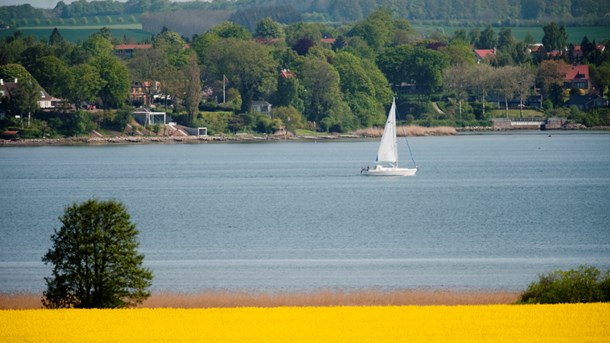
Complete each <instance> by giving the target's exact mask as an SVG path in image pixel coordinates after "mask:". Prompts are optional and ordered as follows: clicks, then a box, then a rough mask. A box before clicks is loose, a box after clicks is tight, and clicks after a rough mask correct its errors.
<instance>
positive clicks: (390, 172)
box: [362, 167, 417, 176]
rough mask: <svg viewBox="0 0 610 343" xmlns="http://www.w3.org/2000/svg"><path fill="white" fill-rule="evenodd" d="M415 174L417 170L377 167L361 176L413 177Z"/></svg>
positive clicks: (365, 171)
mask: <svg viewBox="0 0 610 343" xmlns="http://www.w3.org/2000/svg"><path fill="white" fill-rule="evenodd" d="M416 172H417V168H392V167H390V168H387V167H377V168H373V169H369V170H364V171H363V172H362V174H363V175H366V176H415V173H416Z"/></svg>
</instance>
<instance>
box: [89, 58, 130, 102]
mask: <svg viewBox="0 0 610 343" xmlns="http://www.w3.org/2000/svg"><path fill="white" fill-rule="evenodd" d="M91 64H92V65H93V66H94V67H95V68H96V70H97V72H98V73H99V75H100V78H101V79H102V81H103V84H102V88H101V89H100V92H99V97H100V99H101V100H102V104H103V106H104V108H110V107H111V106H117V105H119V104H121V103H122V102H123V101H125V100H126V99H127V96H128V95H129V70H127V67H126V66H125V64H124V63H123V61H121V60H120V59H119V58H118V57H116V56H113V55H101V56H97V57H96V58H94V59H93V61H92V63H91Z"/></svg>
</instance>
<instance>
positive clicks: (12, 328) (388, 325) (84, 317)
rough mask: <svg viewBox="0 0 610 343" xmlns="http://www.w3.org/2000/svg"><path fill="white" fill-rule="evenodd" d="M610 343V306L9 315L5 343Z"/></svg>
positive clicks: (1, 333)
mask: <svg viewBox="0 0 610 343" xmlns="http://www.w3.org/2000/svg"><path fill="white" fill-rule="evenodd" d="M197 341H205V342H325V341H326V342H345V341H349V342H387V341H394V342H610V304H562V305H485V306H381V307H365V306H362V307H277V308H234V309H229V308H224V309H218V308H217V309H128V310H4V311H0V342H197Z"/></svg>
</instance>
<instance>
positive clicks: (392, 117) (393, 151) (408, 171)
mask: <svg viewBox="0 0 610 343" xmlns="http://www.w3.org/2000/svg"><path fill="white" fill-rule="evenodd" d="M409 150H410V149H409ZM360 173H361V174H364V175H373V176H374V175H377V176H413V175H415V173H417V166H416V167H415V168H399V167H398V146H397V144H396V100H395V99H394V100H393V101H392V107H391V108H390V113H388V120H387V121H386V123H385V128H384V129H383V135H382V136H381V142H380V144H379V150H378V151H377V160H376V163H375V167H374V168H369V167H366V168H362V170H361V171H360Z"/></svg>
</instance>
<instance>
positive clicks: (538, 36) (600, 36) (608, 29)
mask: <svg viewBox="0 0 610 343" xmlns="http://www.w3.org/2000/svg"><path fill="white" fill-rule="evenodd" d="M413 28H414V29H415V30H417V31H418V32H421V33H423V34H425V35H429V34H430V33H432V32H434V31H439V30H440V31H441V32H443V33H445V34H446V35H448V36H451V35H452V34H453V33H454V32H455V31H456V30H460V29H463V30H466V32H469V31H470V30H472V29H473V28H472V27H462V26H446V25H422V24H414V25H413ZM479 29H480V30H481V31H483V30H485V27H480V28H479ZM494 29H495V30H496V32H499V31H500V28H494ZM511 31H512V33H513V36H515V38H516V39H517V40H519V41H522V40H524V38H525V36H526V35H527V33H528V32H529V33H530V34H531V35H532V36H533V37H534V39H535V40H536V42H542V36H544V31H542V26H513V27H511ZM566 32H567V33H568V43H572V44H580V42H581V41H582V38H583V37H584V36H587V38H589V40H590V41H593V40H595V41H596V42H598V43H601V42H603V41H606V40H608V39H610V26H568V27H566Z"/></svg>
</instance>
